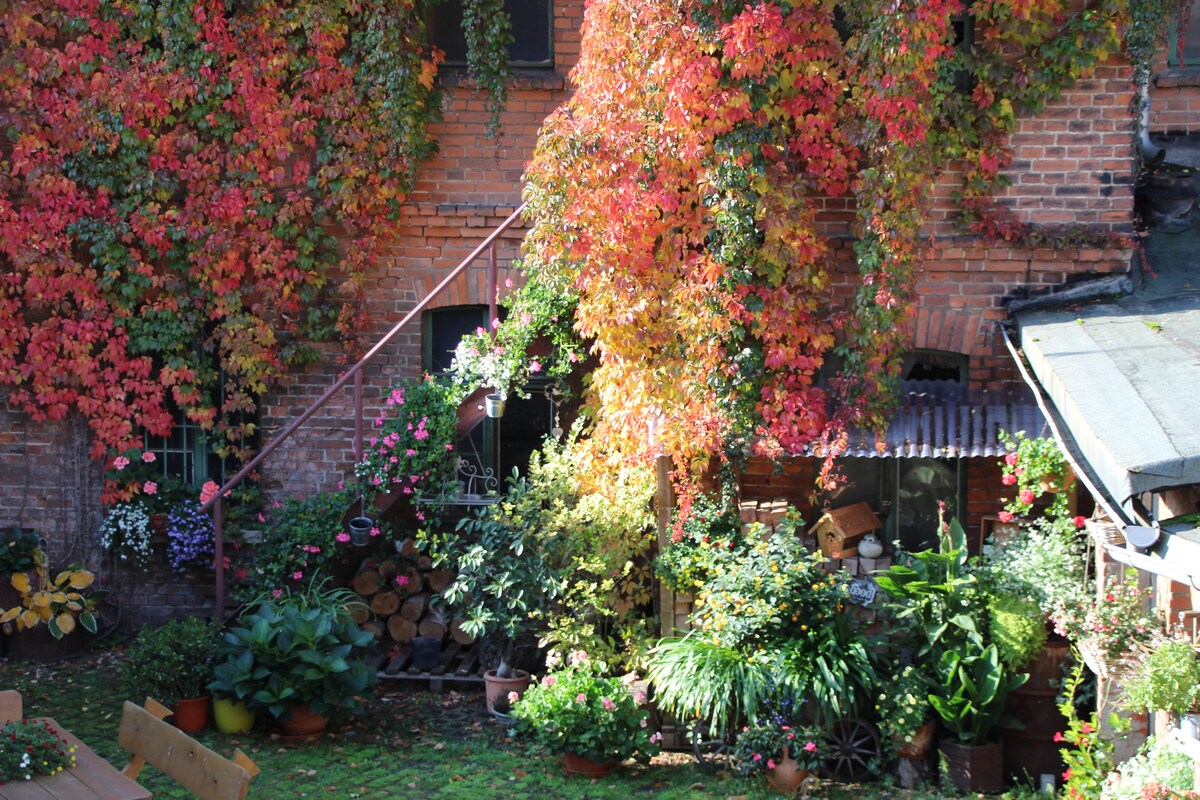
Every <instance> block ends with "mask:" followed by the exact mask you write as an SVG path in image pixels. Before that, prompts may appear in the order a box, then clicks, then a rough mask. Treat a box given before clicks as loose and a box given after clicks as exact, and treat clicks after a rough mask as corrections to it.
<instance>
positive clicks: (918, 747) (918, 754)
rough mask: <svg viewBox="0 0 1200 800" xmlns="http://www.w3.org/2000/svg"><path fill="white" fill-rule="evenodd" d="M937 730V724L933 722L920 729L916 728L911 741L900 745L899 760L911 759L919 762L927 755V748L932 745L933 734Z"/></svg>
mask: <svg viewBox="0 0 1200 800" xmlns="http://www.w3.org/2000/svg"><path fill="white" fill-rule="evenodd" d="M935 730H937V724H936V723H934V722H926V723H925V724H924V725H922V726H921V727H919V728H917V731H916V733H914V734H913V737H912V741H910V742H907V743H905V744H902V745H901V747H900V751H899V755H900V757H901V758H911V759H914V760H920V759H923V758H925V757H927V756H928V755H929V748H930V746H931V745H932V744H933V733H934V731H935Z"/></svg>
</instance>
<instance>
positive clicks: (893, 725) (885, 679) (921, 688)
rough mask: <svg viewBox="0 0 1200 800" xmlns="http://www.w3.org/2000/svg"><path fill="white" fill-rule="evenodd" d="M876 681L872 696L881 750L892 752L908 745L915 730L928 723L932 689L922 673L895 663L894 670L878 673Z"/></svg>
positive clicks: (909, 665)
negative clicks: (880, 737)
mask: <svg viewBox="0 0 1200 800" xmlns="http://www.w3.org/2000/svg"><path fill="white" fill-rule="evenodd" d="M893 663H896V662H893ZM879 678H880V680H879V693H878V694H876V695H875V710H876V711H877V712H878V719H879V732H880V733H881V734H882V735H883V738H884V746H885V747H887V748H888V749H889V750H891V751H893V752H894V751H896V750H898V749H899V748H902V747H904V746H905V745H907V744H909V743H911V742H912V740H913V736H914V735H915V734H916V732H917V729H918V728H920V727H921V726H922V725H924V724H925V723H926V722H928V721H929V720H930V712H931V707H930V704H929V692H930V690H931V689H932V688H933V687H932V686H931V681H930V679H929V677H928V676H927V675H926V674H925V672H924V670H923V669H921V668H920V667H918V666H915V665H913V664H905V665H900V664H898V663H896V667H895V668H894V669H893V670H886V671H884V670H881V672H880V675H879Z"/></svg>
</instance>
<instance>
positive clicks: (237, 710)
mask: <svg viewBox="0 0 1200 800" xmlns="http://www.w3.org/2000/svg"><path fill="white" fill-rule="evenodd" d="M254 717H255V714H254V712H253V711H251V710H250V709H248V708H246V704H245V703H242V702H238V701H235V700H230V699H229V698H228V697H217V698H215V699H213V721H214V722H215V723H216V724H217V730H219V731H220V732H221V733H226V734H232V733H246V732H248V731H249V730H250V729H251V728H253V727H254Z"/></svg>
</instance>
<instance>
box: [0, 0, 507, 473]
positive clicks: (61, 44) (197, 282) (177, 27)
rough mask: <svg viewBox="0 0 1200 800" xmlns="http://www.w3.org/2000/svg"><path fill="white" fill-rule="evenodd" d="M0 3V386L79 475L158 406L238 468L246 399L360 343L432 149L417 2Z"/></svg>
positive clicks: (157, 414)
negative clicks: (77, 418) (42, 423)
mask: <svg viewBox="0 0 1200 800" xmlns="http://www.w3.org/2000/svg"><path fill="white" fill-rule="evenodd" d="M0 5H2V7H3V14H0V143H2V142H5V141H7V142H8V143H10V145H11V149H4V150H0V157H2V159H3V160H0V386H3V387H5V388H7V389H8V390H9V399H10V402H12V403H13V404H15V405H16V406H17V407H18V408H21V409H24V410H25V411H27V412H28V413H29V414H31V415H33V417H34V418H35V419H61V418H63V417H64V416H66V415H67V414H68V413H71V412H72V411H77V412H79V413H81V414H82V415H83V416H84V417H85V418H86V419H87V421H88V424H89V425H90V426H91V429H92V432H93V434H94V447H93V453H94V454H95V455H96V456H97V457H98V458H108V457H110V456H111V455H112V454H118V453H121V452H123V451H125V450H127V449H129V448H130V447H131V446H136V445H138V444H140V441H139V437H140V435H141V431H142V430H145V431H149V432H150V433H153V434H158V435H164V434H166V433H167V432H168V430H169V428H170V427H171V419H172V416H171V409H172V408H177V409H179V410H181V411H182V412H183V413H184V414H185V415H186V416H187V417H188V418H189V419H191V420H192V421H194V422H196V423H198V424H199V425H200V426H201V427H202V428H204V429H205V430H207V431H209V433H210V436H211V437H212V438H213V440H214V441H215V442H216V443H217V449H218V451H219V452H220V453H221V454H222V455H227V454H234V455H243V454H244V453H243V452H242V447H241V444H242V443H243V442H244V441H245V440H246V439H247V437H248V436H249V435H250V434H252V433H253V425H252V424H250V423H246V422H244V421H243V420H244V419H246V412H248V411H251V410H252V409H253V408H254V406H255V404H256V402H257V400H258V398H259V397H260V396H262V394H263V393H264V392H266V391H267V389H268V388H269V387H270V386H271V385H272V384H273V383H274V382H276V381H278V380H279V379H280V377H281V376H282V375H283V374H284V372H285V370H286V369H287V368H288V367H290V366H293V365H296V364H302V363H306V362H309V361H312V360H314V359H315V358H316V351H315V350H314V349H313V347H312V343H313V342H318V341H325V340H335V341H340V342H341V343H342V344H343V346H344V348H345V350H346V352H347V353H349V352H352V351H353V349H354V348H355V346H356V341H357V333H358V332H359V331H360V330H362V329H363V327H364V323H365V320H364V312H363V303H362V279H363V276H364V274H365V271H366V270H367V268H368V267H369V266H370V265H371V264H372V263H374V261H375V259H376V257H377V255H378V252H379V246H380V243H381V242H385V241H387V240H389V239H392V238H394V237H395V236H397V235H398V216H399V211H400V207H401V205H402V203H403V202H404V200H405V198H406V196H407V194H408V192H409V190H410V188H411V186H412V184H413V181H414V179H415V176H416V172H417V169H418V167H419V165H420V163H421V161H422V160H423V159H424V158H425V157H426V156H427V155H429V154H430V153H431V152H432V151H433V150H434V148H435V143H434V142H433V140H432V139H431V138H430V136H429V134H428V133H427V125H428V123H429V122H430V121H431V120H434V119H436V118H437V116H438V113H439V108H440V103H439V100H438V97H437V93H436V91H435V87H434V77H435V74H436V70H437V67H438V62H439V59H440V57H441V54H440V52H438V51H437V50H436V49H435V48H433V47H432V46H431V45H430V44H429V43H428V42H427V40H426V39H427V37H426V33H425V23H424V20H425V19H426V14H427V13H428V9H427V7H426V4H425V3H424V2H421V0H400V2H382V0H255V1H254V2H250V3H238V2H233V0H160V1H159V2H155V3H143V2H138V0H72V2H69V3H59V2H51V1H50V0H5V2H3V3H2V4H0ZM476 5H480V4H478V3H477V4H476ZM500 16H501V17H503V16H504V15H503V12H502V11H501V13H500ZM505 19H506V18H505ZM490 24H491V25H492V26H493V27H494V28H495V30H499V29H500V28H502V27H503V24H502V23H501V22H499V21H493V22H491V23H490ZM492 32H493V30H492V29H489V30H485V31H484V35H491V33H492ZM473 52H474V54H475V55H476V56H478V57H486V56H488V55H489V54H490V53H491V50H489V49H488V48H483V49H479V48H476V50H475V51H473ZM486 88H487V89H488V90H489V91H492V92H495V91H497V87H496V86H494V85H491V84H489V85H488V86H487V87H486ZM502 88H503V87H502V86H500V87H499V89H500V90H502ZM501 100H502V94H501ZM492 109H493V111H494V112H495V111H497V109H498V106H497V105H495V104H493V106H492Z"/></svg>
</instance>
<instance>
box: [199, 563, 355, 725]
mask: <svg viewBox="0 0 1200 800" xmlns="http://www.w3.org/2000/svg"><path fill="white" fill-rule="evenodd" d="M361 602H362V601H361V600H360V599H359V598H358V596H357V595H355V594H354V593H353V592H351V591H349V590H348V589H337V588H330V587H329V586H328V584H327V581H326V580H324V579H310V580H309V582H308V583H307V585H306V588H304V589H302V590H299V591H296V592H292V591H290V590H285V591H284V592H282V593H281V594H280V595H279V596H278V597H271V598H270V599H264V600H262V601H261V602H259V603H257V604H256V605H254V606H253V607H252V610H251V611H250V612H249V613H247V614H244V615H243V616H241V617H239V618H238V621H237V624H236V625H234V626H233V627H231V628H230V629H229V630H228V632H227V633H226V634H225V642H224V645H223V647H222V648H221V655H222V656H223V659H224V660H223V663H218V664H217V666H216V667H215V669H214V676H215V677H214V679H213V680H212V682H211V683H210V684H209V688H210V689H212V690H213V691H214V692H218V693H220V694H221V696H223V697H226V698H229V699H234V700H240V701H244V702H245V703H246V705H247V707H249V708H262V709H266V710H267V711H268V712H269V713H270V714H272V715H273V716H275V717H281V716H284V715H285V714H288V713H289V705H290V704H291V703H307V704H309V705H310V706H311V707H312V710H313V711H314V712H315V713H317V714H328V713H329V712H330V711H333V710H334V709H339V708H342V709H347V710H351V711H353V710H355V709H356V708H357V705H358V695H359V694H361V693H362V692H363V691H364V690H366V689H367V688H369V687H370V686H372V685H373V684H374V683H375V681H376V680H377V678H376V675H375V672H374V670H372V669H371V668H370V667H369V666H368V665H367V663H366V660H365V656H366V653H367V651H368V650H369V648H370V647H371V645H372V644H373V643H374V641H375V640H374V637H373V636H371V634H370V633H368V632H366V631H364V630H362V629H360V628H359V627H358V626H357V625H356V624H355V623H354V620H353V619H352V618H351V616H350V607H351V606H353V605H355V604H361Z"/></svg>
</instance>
